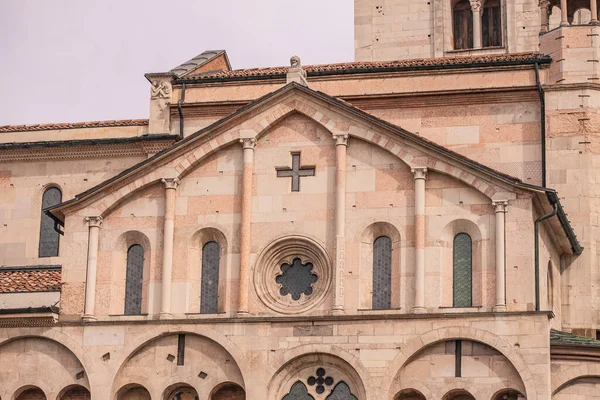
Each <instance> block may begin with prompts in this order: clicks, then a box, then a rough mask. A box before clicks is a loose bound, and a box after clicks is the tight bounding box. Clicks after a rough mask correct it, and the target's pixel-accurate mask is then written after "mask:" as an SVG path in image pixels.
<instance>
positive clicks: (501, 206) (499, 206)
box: [492, 200, 508, 213]
mask: <svg viewBox="0 0 600 400" xmlns="http://www.w3.org/2000/svg"><path fill="white" fill-rule="evenodd" d="M492 205H493V206H494V209H495V212H497V213H499V212H502V213H505V212H506V211H507V207H508V201H506V200H497V201H493V202H492Z"/></svg>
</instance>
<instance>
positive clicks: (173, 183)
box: [160, 178, 179, 189]
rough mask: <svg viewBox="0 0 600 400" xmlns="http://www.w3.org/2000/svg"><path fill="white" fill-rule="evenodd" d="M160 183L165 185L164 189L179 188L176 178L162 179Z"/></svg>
mask: <svg viewBox="0 0 600 400" xmlns="http://www.w3.org/2000/svg"><path fill="white" fill-rule="evenodd" d="M160 181H161V182H162V183H163V185H165V189H177V187H178V186H179V179H178V178H162V179H161V180H160Z"/></svg>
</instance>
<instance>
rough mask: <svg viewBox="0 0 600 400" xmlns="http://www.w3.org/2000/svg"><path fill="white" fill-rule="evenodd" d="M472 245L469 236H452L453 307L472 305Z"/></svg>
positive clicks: (460, 234)
mask: <svg viewBox="0 0 600 400" xmlns="http://www.w3.org/2000/svg"><path fill="white" fill-rule="evenodd" d="M472 249H473V245H472V241H471V236H469V235H467V234H466V233H459V234H458V235H456V236H454V245H453V249H452V258H453V264H452V268H453V277H452V282H453V299H454V300H453V305H454V307H471V306H472V305H473V275H472V273H473V251H472Z"/></svg>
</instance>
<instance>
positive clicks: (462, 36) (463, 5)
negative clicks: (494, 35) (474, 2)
mask: <svg viewBox="0 0 600 400" xmlns="http://www.w3.org/2000/svg"><path fill="white" fill-rule="evenodd" d="M453 20H454V21H453V33H454V49H455V50H461V49H472V48H473V12H472V11H471V3H469V1H468V0H460V1H458V2H457V3H456V4H455V5H454V10H453Z"/></svg>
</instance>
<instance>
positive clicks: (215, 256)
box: [200, 242, 221, 314]
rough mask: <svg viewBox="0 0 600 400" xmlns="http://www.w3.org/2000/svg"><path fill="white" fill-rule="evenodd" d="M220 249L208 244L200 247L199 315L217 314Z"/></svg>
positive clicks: (212, 243) (213, 244)
mask: <svg viewBox="0 0 600 400" xmlns="http://www.w3.org/2000/svg"><path fill="white" fill-rule="evenodd" d="M220 262H221V247H220V246H219V244H218V243H217V242H208V243H206V244H205V245H204V247H202V278H201V279H202V281H201V282H200V313H201V314H216V313H217V312H219V263H220Z"/></svg>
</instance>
